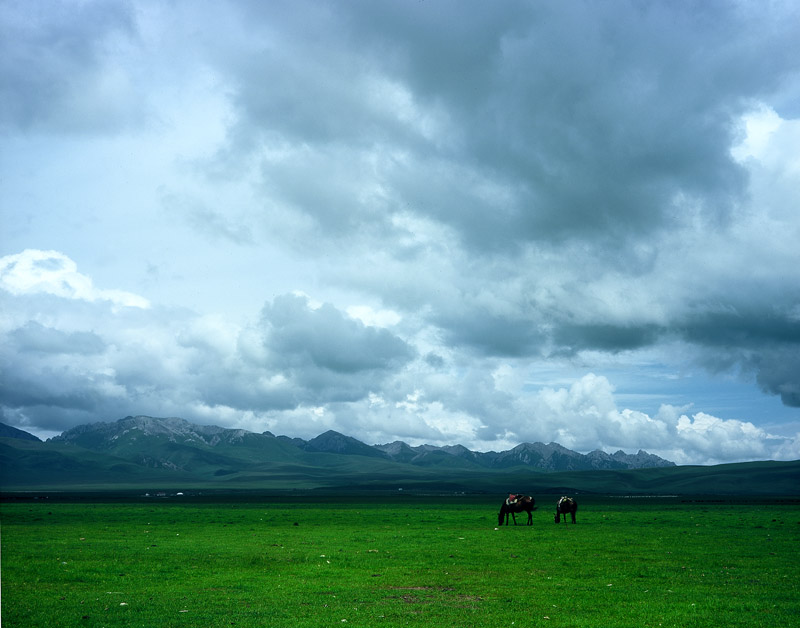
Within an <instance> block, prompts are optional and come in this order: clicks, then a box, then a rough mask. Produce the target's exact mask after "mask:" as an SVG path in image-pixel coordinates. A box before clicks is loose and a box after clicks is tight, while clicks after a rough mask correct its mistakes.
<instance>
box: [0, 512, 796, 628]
mask: <svg viewBox="0 0 800 628" xmlns="http://www.w3.org/2000/svg"><path fill="white" fill-rule="evenodd" d="M266 499H267V498H265V501H263V502H259V501H253V498H252V497H251V498H250V500H249V501H245V500H243V501H236V500H229V501H228V502H227V503H224V502H214V503H212V502H208V503H204V502H200V501H195V502H189V501H187V502H180V501H177V500H155V499H154V500H149V501H138V502H137V501H133V502H128V503H125V502H122V503H94V502H85V503H67V502H63V503H60V502H52V500H49V501H44V500H41V501H29V502H20V501H17V502H14V503H3V504H2V505H0V514H2V592H3V597H2V602H3V604H2V623H3V626H4V627H5V628H12V627H31V626H37V627H43V626H54V627H55V626H58V627H59V628H66V627H70V626H107V627H110V626H146V627H153V626H240V627H241V626H292V627H304V626H308V627H314V628H319V627H320V626H334V625H335V626H342V625H347V626H370V627H374V626H413V625H423V624H426V625H434V626H492V627H494V626H548V627H555V626H592V627H596V626H604V627H614V626H680V627H682V628H686V627H692V626H698V627H701V626H702V627H707V626H726V627H734V626H747V627H748V628H750V627H753V626H770V627H776V626H781V627H787V626H798V625H800V620H799V619H798V616H800V584H799V583H800V566H798V560H797V558H798V554H800V552H799V551H798V550H800V504H798V503H797V501H789V500H786V501H785V502H784V503H783V504H781V505H778V506H767V505H766V503H753V502H751V503H731V502H727V503H725V502H723V503H684V502H681V501H680V500H677V499H635V500H634V499H627V500H626V499H614V498H608V499H605V500H603V499H594V500H591V499H589V500H587V499H584V500H582V501H581V502H580V508H579V510H578V524H577V525H572V524H568V525H564V524H561V525H560V526H556V525H555V524H554V523H553V519H552V513H551V508H550V503H549V502H550V501H554V499H553V498H539V499H538V502H539V504H540V510H538V511H536V512H535V513H534V525H533V526H532V527H527V526H523V525H520V526H517V527H513V526H510V527H502V528H499V529H497V519H496V513H497V510H498V508H499V502H500V497H498V498H493V499H491V500H487V499H486V498H445V499H441V500H436V499H433V498H429V499H415V498H408V497H406V498H399V497H398V498H394V499H385V498H375V499H372V500H368V499H367V498H364V497H362V498H358V499H356V498H349V499H348V500H346V501H343V502H339V503H337V501H336V500H335V499H333V498H331V499H329V500H328V501H327V502H326V503H321V504H313V503H308V501H303V500H300V499H296V500H292V499H282V500H277V499H276V500H272V501H266ZM519 520H520V522H524V520H525V516H524V515H523V516H522V517H521V518H519ZM295 524H297V525H295Z"/></svg>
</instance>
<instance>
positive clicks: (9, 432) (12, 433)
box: [0, 423, 42, 442]
mask: <svg viewBox="0 0 800 628" xmlns="http://www.w3.org/2000/svg"><path fill="white" fill-rule="evenodd" d="M0 438H19V439H22V440H33V441H38V442H42V439H41V438H39V437H38V436H34V435H33V434H30V433H28V432H26V431H25V430H20V429H17V428H16V427H11V426H10V425H6V424H5V423H0Z"/></svg>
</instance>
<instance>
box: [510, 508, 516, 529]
mask: <svg viewBox="0 0 800 628" xmlns="http://www.w3.org/2000/svg"><path fill="white" fill-rule="evenodd" d="M511 518H512V519H513V520H514V525H517V515H516V513H515V512H514V511H513V510H512V511H511Z"/></svg>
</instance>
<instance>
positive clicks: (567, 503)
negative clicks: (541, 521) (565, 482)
mask: <svg viewBox="0 0 800 628" xmlns="http://www.w3.org/2000/svg"><path fill="white" fill-rule="evenodd" d="M577 510H578V502H576V501H575V500H574V499H572V498H571V497H562V498H561V499H559V500H558V503H557V504H556V523H561V515H564V523H566V522H567V513H569V514H570V515H572V523H575V512H576V511H577Z"/></svg>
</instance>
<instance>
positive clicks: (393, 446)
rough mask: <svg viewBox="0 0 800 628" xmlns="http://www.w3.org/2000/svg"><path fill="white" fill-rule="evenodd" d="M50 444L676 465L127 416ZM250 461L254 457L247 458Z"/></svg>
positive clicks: (463, 461)
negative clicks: (296, 434)
mask: <svg viewBox="0 0 800 628" xmlns="http://www.w3.org/2000/svg"><path fill="white" fill-rule="evenodd" d="M164 439H166V442H168V443H170V444H172V446H171V447H167V448H166V450H164V451H161V453H160V455H155V454H154V453H153V452H154V450H153V449H152V448H151V447H150V446H145V444H146V443H148V442H149V441H151V440H152V441H156V442H161V441H162V440H164ZM50 441H52V442H55V443H70V444H73V445H78V446H80V447H85V448H87V449H92V450H95V451H98V452H106V453H111V454H114V455H119V456H121V457H124V458H127V459H129V460H131V461H133V462H137V463H139V464H142V465H144V466H148V467H159V466H160V467H164V468H170V469H181V468H184V466H185V465H182V464H181V462H180V458H181V456H179V455H175V452H177V451H179V448H180V447H181V446H184V447H187V446H188V447H195V448H198V451H199V450H200V449H203V448H209V449H210V450H214V449H217V450H220V446H224V445H230V446H236V445H239V446H240V447H241V449H242V453H244V451H245V450H246V449H247V448H251V449H252V448H255V449H259V448H262V449H263V453H264V460H269V459H270V457H272V458H273V459H274V456H275V455H276V454H278V453H279V452H280V454H281V455H283V456H285V455H287V454H288V453H289V452H290V451H291V448H296V449H298V450H300V451H304V452H316V453H329V454H340V455H347V456H367V457H371V458H380V459H383V460H391V461H393V462H401V463H405V464H411V465H416V466H422V467H430V466H440V465H442V466H458V467H482V468H488V469H507V468H510V467H516V466H524V467H533V468H535V469H537V470H541V471H548V472H553V471H584V470H591V469H594V470H600V469H604V470H611V469H644V468H654V467H667V466H675V463H674V462H670V461H668V460H664V459H663V458H659V457H658V456H654V455H652V454H648V453H647V452H645V451H641V450H640V451H639V452H638V453H637V454H634V455H629V454H626V453H625V452H623V451H617V452H616V453H614V454H607V453H605V452H603V451H599V450H597V451H592V452H591V453H589V454H580V453H578V452H575V451H571V450H569V449H567V448H566V447H562V446H561V445H559V444H558V443H549V444H547V445H545V444H544V443H522V444H521V445H518V446H516V447H514V448H513V449H511V450H509V451H502V452H499V453H497V452H494V451H490V452H485V453H484V452H475V451H470V450H469V449H467V448H466V447H463V446H462V445H454V446H446V447H436V446H434V445H420V446H418V447H411V446H410V445H407V444H406V443H404V442H402V441H395V442H393V443H389V444H387V445H367V444H365V443H363V442H361V441H359V440H357V439H355V438H353V437H351V436H345V435H344V434H340V433H339V432H336V431H333V430H329V431H327V432H325V433H323V434H320V435H319V436H317V437H316V438H312V439H311V440H308V441H306V440H303V439H301V438H289V437H287V436H275V435H274V434H272V433H271V432H264V433H262V434H257V433H255V432H248V431H246V430H236V429H226V428H222V427H217V426H213V425H196V424H193V423H190V422H188V421H186V420H184V419H179V418H166V419H159V418H154V417H148V416H135V417H131V416H129V417H126V418H124V419H121V420H119V421H117V422H115V423H93V424H89V425H81V426H78V427H75V428H72V429H70V430H67V431H66V432H64V433H63V434H61V435H60V436H56V437H54V438H52V439H50ZM248 459H250V458H248Z"/></svg>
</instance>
